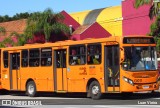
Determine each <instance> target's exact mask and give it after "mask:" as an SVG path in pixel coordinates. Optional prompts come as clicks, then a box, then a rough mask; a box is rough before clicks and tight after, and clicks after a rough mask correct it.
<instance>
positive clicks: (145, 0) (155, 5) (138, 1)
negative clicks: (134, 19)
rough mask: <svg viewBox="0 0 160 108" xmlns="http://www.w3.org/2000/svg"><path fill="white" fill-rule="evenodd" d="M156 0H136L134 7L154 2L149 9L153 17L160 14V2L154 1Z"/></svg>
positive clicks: (151, 17)
mask: <svg viewBox="0 0 160 108" xmlns="http://www.w3.org/2000/svg"><path fill="white" fill-rule="evenodd" d="M153 1H154V0H135V3H134V7H135V8H139V7H140V6H143V5H145V4H150V5H151V4H152V6H151V7H150V10H149V17H150V19H153V18H154V17H155V16H157V15H158V14H159V11H160V10H159V8H160V2H153Z"/></svg>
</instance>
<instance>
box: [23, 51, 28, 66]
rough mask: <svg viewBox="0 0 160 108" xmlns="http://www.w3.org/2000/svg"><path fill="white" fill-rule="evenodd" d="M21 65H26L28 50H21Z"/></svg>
mask: <svg viewBox="0 0 160 108" xmlns="http://www.w3.org/2000/svg"><path fill="white" fill-rule="evenodd" d="M21 65H22V67H28V50H22V62H21Z"/></svg>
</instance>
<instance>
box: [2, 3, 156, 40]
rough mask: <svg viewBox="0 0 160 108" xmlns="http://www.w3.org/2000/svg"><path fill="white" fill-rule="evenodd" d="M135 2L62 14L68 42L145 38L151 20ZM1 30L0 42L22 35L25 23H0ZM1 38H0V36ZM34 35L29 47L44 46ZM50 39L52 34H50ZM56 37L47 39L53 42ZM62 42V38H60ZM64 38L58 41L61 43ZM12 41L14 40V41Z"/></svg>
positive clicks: (23, 21)
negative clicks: (118, 37) (136, 7)
mask: <svg viewBox="0 0 160 108" xmlns="http://www.w3.org/2000/svg"><path fill="white" fill-rule="evenodd" d="M134 1H135V0H122V4H121V6H112V7H105V8H101V9H94V10H86V11H82V12H75V13H70V14H68V13H67V12H65V11H62V12H61V14H62V15H63V16H64V17H65V19H64V21H63V23H64V24H66V25H67V26H68V27H70V35H71V37H70V39H73V40H81V39H86V38H102V37H109V36H125V35H146V34H148V33H149V32H150V25H151V24H152V23H153V22H154V20H150V18H149V9H150V7H151V6H150V5H144V6H142V7H140V8H138V9H135V8H134V5H133V4H134ZM0 26H2V27H5V29H6V31H7V32H6V34H5V36H0V41H2V40H3V39H4V38H5V37H6V36H9V34H10V33H11V32H17V33H20V34H21V33H23V32H24V30H25V27H26V20H25V19H22V20H17V21H11V22H5V23H0ZM0 35H2V34H0ZM40 35H41V34H36V35H35V36H34V38H33V39H32V40H29V43H34V42H41V43H43V42H45V38H44V35H42V36H40ZM52 35H54V34H52ZM58 38H59V37H58V36H51V41H52V42H55V41H57V40H59V39H58ZM61 38H62V37H61ZM64 39H66V38H62V39H61V40H64ZM14 40H15V41H16V39H14Z"/></svg>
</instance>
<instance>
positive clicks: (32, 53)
mask: <svg viewBox="0 0 160 108" xmlns="http://www.w3.org/2000/svg"><path fill="white" fill-rule="evenodd" d="M39 58H40V52H39V49H30V50H29V66H30V67H38V66H39V62H40V59H39Z"/></svg>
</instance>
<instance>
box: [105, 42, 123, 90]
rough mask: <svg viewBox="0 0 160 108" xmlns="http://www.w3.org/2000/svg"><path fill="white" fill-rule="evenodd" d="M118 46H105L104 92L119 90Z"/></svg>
mask: <svg viewBox="0 0 160 108" xmlns="http://www.w3.org/2000/svg"><path fill="white" fill-rule="evenodd" d="M119 76H120V73H119V46H118V45H111V46H106V47H105V90H106V92H118V91H119V85H120V84H119Z"/></svg>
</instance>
